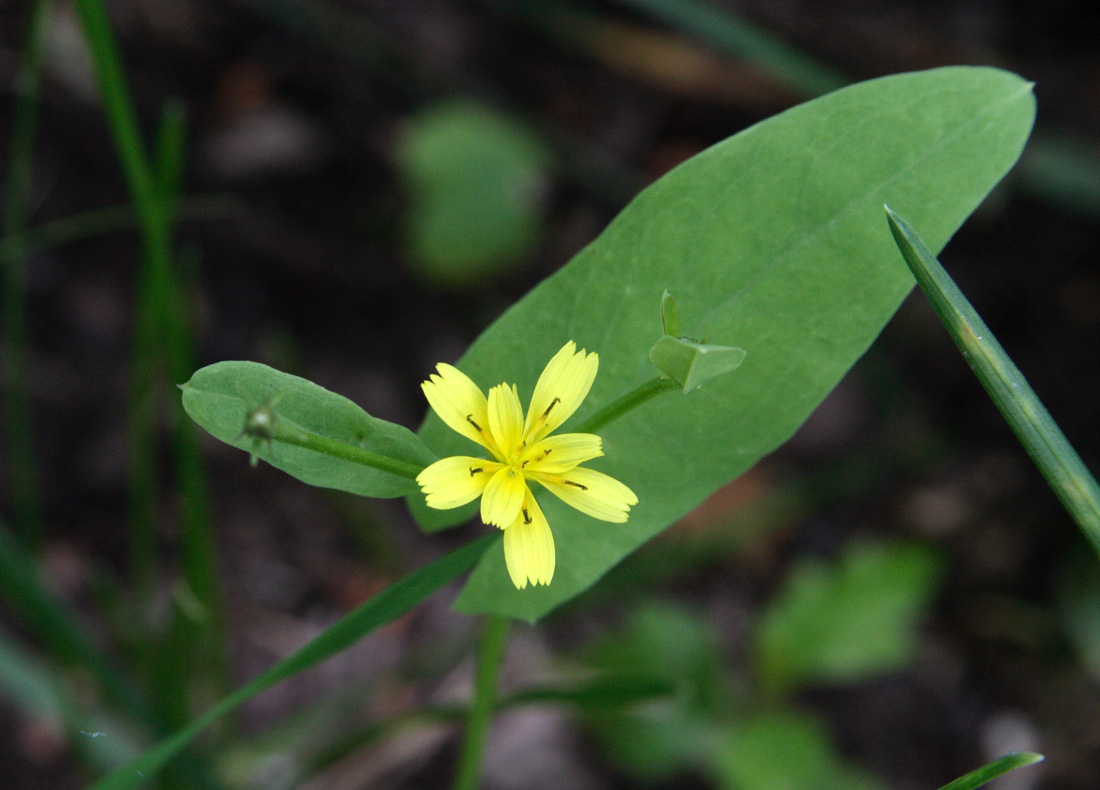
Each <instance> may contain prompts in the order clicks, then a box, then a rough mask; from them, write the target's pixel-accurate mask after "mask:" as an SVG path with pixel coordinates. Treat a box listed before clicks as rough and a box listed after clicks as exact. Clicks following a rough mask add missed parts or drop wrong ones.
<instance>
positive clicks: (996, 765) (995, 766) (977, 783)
mask: <svg viewBox="0 0 1100 790" xmlns="http://www.w3.org/2000/svg"><path fill="white" fill-rule="evenodd" d="M1043 759H1044V758H1043V755H1041V754H1035V753H1034V752H1014V753H1012V754H1006V755H1005V756H1004V757H1002V758H1000V759H999V760H994V761H993V762H991V763H989V764H988V765H983V766H982V767H981V768H979V769H977V770H976V771H971V772H970V773H968V774H967V775H966V776H960V777H959V778H958V779H956V780H955V781H954V782H950V783H948V784H945V785H944V786H943V787H941V788H940V790H975V788H978V787H981V786H982V785H984V784H985V783H987V782H989V781H991V780H993V779H996V778H997V777H998V776H1001V775H1002V774H1007V773H1008V772H1009V771H1015V770H1016V769H1017V768H1023V767H1024V766H1025V765H1034V764H1035V763H1037V762H1041V761H1042V760H1043Z"/></svg>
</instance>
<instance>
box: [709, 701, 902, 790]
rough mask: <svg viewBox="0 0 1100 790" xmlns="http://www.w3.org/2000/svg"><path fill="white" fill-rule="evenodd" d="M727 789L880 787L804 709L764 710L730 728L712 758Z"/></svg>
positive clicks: (858, 789) (863, 789)
mask: <svg viewBox="0 0 1100 790" xmlns="http://www.w3.org/2000/svg"><path fill="white" fill-rule="evenodd" d="M716 771H717V774H718V778H719V786H720V787H722V788H729V790H837V788H843V789H844V790H878V788H882V787H883V786H884V785H883V784H882V783H881V782H880V781H879V780H877V779H875V778H874V777H873V776H872V775H871V774H869V773H868V772H867V771H865V770H863V769H860V768H858V767H856V766H854V765H850V764H849V763H848V762H847V761H845V760H844V759H843V758H842V757H841V756H840V755H839V754H838V753H837V752H836V750H835V748H834V747H833V745H832V742H831V740H830V739H829V734H828V730H827V728H826V727H825V724H824V722H822V721H820V720H819V719H818V718H817V717H816V716H812V715H811V714H808V713H800V712H794V711H777V712H769V713H763V714H759V715H756V716H754V717H753V718H751V719H748V720H747V721H745V722H742V723H740V724H738V725H736V726H734V727H733V728H732V729H731V730H730V732H729V736H728V739H727V740H726V742H725V744H724V746H723V748H722V749H721V751H720V753H719V756H718V757H717V760H716Z"/></svg>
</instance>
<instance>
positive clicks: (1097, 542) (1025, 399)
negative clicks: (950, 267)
mask: <svg viewBox="0 0 1100 790" xmlns="http://www.w3.org/2000/svg"><path fill="white" fill-rule="evenodd" d="M886 215H887V219H888V220H889V223H890V231H891V232H892V233H893V234H894V240H895V241H896V242H897V244H898V248H899V249H900V250H901V254H902V256H903V257H904V258H905V262H906V263H907V264H908V265H909V268H910V269H911V270H912V272H913V275H914V276H915V277H916V278H917V282H918V283H919V284H920V287H921V290H923V291H924V293H925V295H926V296H927V297H928V300H929V301H930V302H931V303H932V307H933V309H935V311H936V314H937V315H939V317H940V320H941V321H943V324H944V326H945V327H947V331H948V332H949V333H950V334H951V337H952V338H953V339H954V341H955V343H956V344H957V345H958V347H959V349H960V350H961V351H962V353H963V356H964V357H965V358H966V361H967V362H969V363H970V367H971V368H972V369H973V370H974V373H975V374H976V375H977V377H978V379H979V380H980V381H981V382H982V386H984V387H985V389H986V392H988V393H989V396H990V397H991V398H993V402H994V403H996V404H997V408H998V409H1000V410H1001V414H1003V415H1004V417H1005V419H1006V420H1007V421H1008V424H1009V425H1010V426H1011V427H1012V430H1013V431H1015V433H1016V436H1017V437H1019V439H1020V441H1021V442H1022V443H1023V445H1024V448H1025V449H1026V450H1027V452H1028V454H1029V455H1030V456H1031V458H1032V460H1033V461H1034V462H1035V464H1036V466H1038V467H1039V470H1040V471H1041V472H1042V473H1043V476H1044V477H1046V479H1047V482H1049V483H1050V486H1051V488H1053V489H1054V493H1056V494H1057V495H1058V498H1059V499H1061V500H1062V504H1063V505H1064V506H1065V508H1066V510H1068V511H1069V514H1070V515H1071V516H1072V517H1073V519H1074V521H1076V522H1077V525H1078V526H1079V527H1080V528H1081V530H1082V531H1083V532H1084V533H1085V536H1086V537H1087V538H1088V539H1089V541H1090V542H1091V543H1092V545H1093V548H1095V549H1096V551H1097V553H1100V486H1097V484H1096V479H1095V478H1094V477H1093V476H1092V474H1091V473H1090V472H1089V470H1088V468H1087V467H1086V466H1085V464H1084V462H1082V461H1081V458H1080V456H1078V455H1077V452H1076V451H1075V450H1074V449H1073V447H1072V446H1071V445H1070V443H1069V441H1068V440H1067V439H1066V437H1065V435H1064V434H1063V433H1062V431H1061V429H1060V428H1059V427H1058V426H1057V424H1056V423H1055V422H1054V419H1053V418H1052V417H1051V416H1050V413H1049V412H1047V410H1046V408H1045V407H1044V406H1043V404H1042V403H1040V402H1039V398H1038V396H1037V395H1036V394H1035V392H1034V391H1033V390H1032V389H1031V387H1030V386H1029V385H1028V383H1027V381H1026V380H1025V379H1024V377H1023V374H1022V373H1020V370H1019V369H1018V368H1017V367H1016V365H1015V364H1013V362H1012V360H1011V359H1009V357H1008V354H1006V353H1005V350H1004V349H1003V348H1002V347H1001V344H1000V343H998V342H997V339H996V338H995V337H994V336H993V333H992V332H990V331H989V327H988V326H986V325H985V322H984V321H982V319H981V316H979V315H978V313H977V311H976V310H974V308H973V307H972V306H971V304H970V302H969V301H967V299H966V297H965V296H963V294H962V291H960V290H959V288H958V286H956V285H955V283H954V281H952V279H951V277H950V276H949V275H948V274H947V272H946V271H945V270H944V268H943V266H941V265H940V262H939V261H938V260H936V256H935V255H934V254H933V253H932V251H931V250H929V249H928V247H927V245H925V243H924V241H923V240H922V239H921V238H920V236H918V235H917V232H916V231H915V230H913V228H912V226H910V225H909V223H908V222H906V221H905V220H904V219H903V218H902V217H900V216H898V215H897V214H896V213H894V212H893V211H892V210H891V209H890V207H889V206H887V207H886Z"/></svg>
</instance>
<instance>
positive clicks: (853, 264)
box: [421, 67, 1034, 620]
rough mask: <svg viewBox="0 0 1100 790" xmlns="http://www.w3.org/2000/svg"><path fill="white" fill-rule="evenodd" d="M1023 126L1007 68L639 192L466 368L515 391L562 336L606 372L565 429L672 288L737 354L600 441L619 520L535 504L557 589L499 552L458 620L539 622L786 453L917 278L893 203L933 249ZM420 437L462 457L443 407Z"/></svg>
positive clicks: (645, 349) (871, 93)
mask: <svg viewBox="0 0 1100 790" xmlns="http://www.w3.org/2000/svg"><path fill="white" fill-rule="evenodd" d="M1033 116H1034V99H1033V97H1032V94H1031V85H1030V84H1029V83H1027V82H1025V81H1024V80H1022V79H1020V78H1019V77H1017V76H1015V75H1013V74H1008V73H1006V72H1003V71H998V70H995V69H988V68H963V67H957V68H945V69H937V70H934V71H928V72H920V73H915V74H903V75H899V76H894V77H887V78H884V79H880V80H873V81H871V82H866V83H862V84H859V85H854V86H852V87H850V88H845V89H844V90H841V91H838V92H836V93H833V94H830V95H828V96H825V97H823V98H821V99H817V100H815V101H812V102H809V103H807V104H803V105H800V106H798V107H795V108H793V109H791V110H789V111H787V112H784V113H782V114H781V115H778V116H776V117H775V118H772V119H770V120H768V121H765V122H763V123H760V124H757V125H756V126H753V127H752V128H750V129H747V130H745V131H744V132H742V133H740V134H738V135H736V136H735V137H732V138H730V139H729V140H726V141H724V142H722V143H719V144H718V145H716V146H714V147H712V148H710V149H709V150H707V151H705V152H703V153H702V154H700V155H698V156H696V157H694V158H693V159H691V160H689V161H688V162H685V163H684V164H682V165H680V166H679V167H677V168H676V169H675V170H673V171H672V172H670V173H669V174H668V175H666V176H665V177H663V178H662V179H661V180H660V181H658V182H656V183H655V184H653V185H652V186H651V187H649V188H648V189H646V190H645V191H644V192H643V193H642V194H641V195H639V196H638V197H637V198H636V199H635V200H634V201H633V202H632V203H631V204H630V205H629V206H628V207H627V208H626V209H625V210H624V211H623V212H622V213H621V214H620V215H619V216H618V217H617V218H616V219H615V221H614V222H612V223H611V225H610V226H609V227H608V228H607V230H606V231H605V232H604V233H603V234H602V235H601V236H600V237H599V238H598V239H597V240H596V241H595V242H593V243H592V244H591V245H589V246H588V247H587V248H586V249H585V250H583V251H582V252H581V253H580V254H579V255H578V256H577V257H576V258H575V259H574V260H573V261H572V262H571V263H570V264H569V265H567V266H565V267H564V268H563V269H562V270H561V271H559V272H558V273H557V274H555V275H553V276H552V277H550V278H548V279H547V280H545V281H544V282H543V283H541V284H540V285H539V286H538V287H537V288H535V289H534V290H533V291H531V293H529V294H528V295H527V296H526V297H524V298H523V299H522V300H520V301H519V302H518V303H516V304H515V305H514V306H513V307H512V308H511V309H510V310H508V312H506V313H505V314H504V315H503V316H502V317H501V318H500V319H499V320H498V321H497V322H496V323H495V324H493V326H491V327H490V328H489V329H488V330H486V332H485V333H484V334H483V335H482V336H481V337H480V338H478V340H477V341H476V342H475V343H474V344H473V346H471V348H470V349H469V351H468V352H467V353H466V354H465V356H464V357H463V358H462V359H461V360H460V361H459V362H458V363H457V364H458V365H459V367H460V368H461V369H462V370H463V371H465V372H466V373H467V374H468V375H469V376H470V377H471V378H473V380H474V381H476V382H477V383H478V384H479V385H481V386H482V387H489V386H492V385H494V384H498V383H500V382H502V381H508V382H514V383H517V384H518V385H519V389H520V393H521V396H522V397H524V398H526V397H529V396H530V393H531V391H532V389H533V386H534V382H535V380H536V379H537V377H538V374H539V373H540V371H541V369H542V367H543V366H544V365H545V364H546V361H547V360H549V359H550V357H551V355H553V353H554V352H555V351H557V350H558V348H560V347H561V345H562V343H563V342H564V341H566V340H569V339H573V340H575V341H576V342H577V344H578V345H579V346H582V347H585V348H587V349H588V350H590V351H597V352H599V354H600V371H599V375H598V376H597V378H596V382H595V385H594V386H593V387H592V391H591V394H590V395H589V398H588V400H587V402H586V403H585V404H584V405H583V406H582V407H581V409H580V410H578V412H577V413H576V416H575V417H574V418H573V420H572V421H571V423H567V424H566V426H565V428H564V430H569V427H570V424H574V425H575V424H577V423H578V422H579V421H581V420H584V419H585V418H586V417H588V416H589V415H591V414H593V413H594V412H595V410H597V409H598V408H600V407H601V406H603V405H605V404H607V403H608V402H609V401H610V400H612V399H614V398H616V397H619V396H620V395H622V394H623V393H625V392H627V391H629V390H630V389H632V388H634V387H636V386H638V385H639V384H640V383H642V382H644V381H645V380H647V379H649V378H651V377H652V376H653V375H654V374H655V370H654V368H653V366H652V364H651V363H650V361H649V357H648V353H649V349H650V347H651V346H652V345H653V343H654V342H655V341H656V340H657V338H658V337H659V336H660V335H661V330H660V325H659V321H658V320H657V307H658V304H659V301H660V298H661V294H662V293H663V292H664V291H665V289H668V290H670V291H671V292H672V293H674V294H675V295H676V299H677V302H678V303H679V312H680V323H681V330H682V331H683V333H684V334H685V335H687V336H690V337H705V338H707V339H708V341H709V342H712V343H720V344H727V345H732V346H739V347H741V348H744V349H745V350H746V351H747V352H748V356H747V357H746V359H745V362H744V364H743V365H742V366H741V367H740V368H739V369H738V370H736V371H734V372H732V373H728V374H725V375H723V376H719V377H718V378H716V379H714V380H713V381H711V382H708V383H707V384H705V385H704V386H703V387H701V388H700V389H698V390H697V391H694V392H691V393H689V394H687V395H684V394H681V393H668V394H664V395H661V396H659V397H657V398H655V399H653V400H651V401H649V402H648V403H646V404H645V405H644V406H642V407H641V408H639V409H636V410H635V411H633V412H631V413H630V414H628V415H627V416H625V417H623V418H622V419H619V420H617V421H616V422H614V423H612V424H611V425H609V426H608V427H607V428H606V429H604V430H603V431H602V434H603V438H604V450H605V452H606V457H604V458H601V459H599V460H598V461H595V462H593V463H592V464H591V465H592V466H593V467H594V468H597V469H601V470H602V471H605V472H608V473H609V474H612V475H614V476H615V477H617V478H619V479H621V480H622V481H623V482H625V483H626V484H627V485H629V486H630V487H631V488H633V489H634V491H635V492H637V494H638V497H639V499H640V502H639V504H638V505H637V507H635V508H634V510H633V511H632V512H631V514H630V520H629V521H628V522H627V523H625V524H607V523H603V522H599V521H595V520H593V519H591V518H589V517H587V516H584V515H581V514H579V513H577V512H576V511H573V510H571V509H570V508H568V507H567V506H565V505H563V504H562V503H560V502H558V501H557V500H556V499H554V498H552V497H548V498H546V501H545V504H544V509H545V512H546V516H547V518H548V519H549V521H550V525H551V527H552V529H553V531H554V538H555V542H556V544H557V552H558V562H557V570H556V575H555V577H554V580H553V583H552V584H550V585H549V586H548V587H538V588H534V589H531V588H528V589H526V590H522V591H519V590H516V589H515V588H513V587H512V585H511V583H510V582H509V580H508V575H507V573H506V572H505V569H504V558H503V554H502V551H501V550H500V549H496V550H494V551H491V552H489V554H487V555H486V557H485V558H484V559H483V560H482V562H481V564H480V565H479V567H478V569H477V570H476V571H475V573H474V574H473V576H472V577H471V579H470V581H469V582H468V583H467V586H466V588H465V590H464V591H463V593H462V595H461V597H460V598H459V601H458V606H459V608H461V609H464V610H467V611H475V612H480V611H489V612H496V613H500V614H505V615H510V616H514V617H520V618H525V619H530V620H533V619H536V618H538V617H540V616H541V615H543V614H545V613H546V612H548V611H550V610H551V609H553V608H554V607H555V606H557V605H558V604H560V603H562V602H563V601H565V600H568V599H569V598H571V597H573V596H574V595H576V594H577V593H579V592H580V591H582V590H584V589H585V588H587V587H588V586H590V585H591V584H592V583H594V582H595V581H596V580H597V579H599V578H600V577H601V576H602V575H603V574H604V573H605V572H606V571H607V570H608V569H609V568H610V567H611V566H613V565H615V564H616V563H617V562H619V560H621V559H622V558H623V557H624V556H625V555H627V554H628V553H630V552H631V551H633V550H634V549H635V548H637V547H638V546H639V545H641V544H642V543H644V542H645V541H646V540H648V539H649V538H651V537H653V536H654V535H655V534H657V533H658V532H660V531H661V530H663V529H664V528H665V527H667V526H668V525H669V524H670V523H672V522H673V521H674V520H675V519H677V518H679V517H680V516H682V515H684V514H685V513H686V512H688V511H689V510H690V509H691V508H692V507H694V506H695V505H696V504H698V503H699V502H701V501H702V500H703V499H704V498H705V497H706V496H707V495H708V494H710V493H711V492H713V491H714V490H715V489H717V488H718V487H719V486H721V485H723V484H724V483H726V482H727V481H729V480H731V479H732V478H734V477H736V476H737V475H739V474H740V473H742V472H743V471H745V470H746V469H748V468H749V467H750V466H752V465H753V464H754V463H756V461H757V460H759V459H760V458H761V456H763V455H764V454H766V453H768V452H771V451H772V450H774V449H775V448H776V447H778V446H779V445H780V444H782V443H783V442H784V441H785V440H786V439H787V438H788V437H789V436H790V435H791V434H792V433H793V432H794V431H795V429H796V428H798V426H799V425H800V424H801V423H802V422H803V421H804V420H805V419H806V417H807V416H809V414H810V413H811V412H812V411H813V409H814V408H815V407H816V406H817V404H818V403H820V402H821V400H822V399H823V398H824V397H825V395H826V394H828V392H829V391H830V390H831V389H832V388H833V387H834V386H835V385H836V383H837V382H838V381H839V380H840V378H841V377H842V376H843V375H844V373H845V372H846V371H847V370H848V369H849V368H850V367H851V365H852V364H853V363H854V362H855V361H856V360H857V359H858V358H859V356H860V355H861V354H862V353H863V352H864V351H865V350H866V349H867V347H868V346H869V345H870V344H871V342H872V341H873V340H874V339H875V337H876V336H877V335H878V333H879V332H880V331H881V330H882V327H883V326H884V325H885V323H886V322H887V321H888V320H889V319H890V317H891V316H892V315H893V313H894V311H895V310H896V309H897V307H898V305H899V304H900V303H901V300H902V299H903V298H904V297H905V296H906V294H908V293H909V291H910V289H911V288H912V286H913V278H912V276H911V275H910V273H909V272H908V270H907V269H906V267H905V266H904V264H903V263H902V262H901V261H899V260H898V255H897V251H896V249H895V247H894V243H893V240H892V239H891V237H890V233H889V231H888V230H887V229H886V227H885V226H884V223H883V222H882V206H883V204H884V203H886V202H889V204H890V205H891V206H893V207H894V208H895V209H897V210H898V211H899V212H902V213H904V214H905V216H907V217H909V218H910V219H911V221H913V222H914V223H915V224H916V225H917V226H919V227H920V228H921V229H922V232H923V233H924V234H925V238H926V239H927V240H928V242H929V244H930V245H932V246H934V247H935V248H937V249H939V248H942V246H943V245H944V244H945V243H946V241H947V239H948V238H949V237H950V236H951V234H952V233H953V232H954V231H955V230H956V229H957V228H958V226H959V225H960V224H961V223H962V222H963V220H964V219H965V218H966V217H967V215H968V214H969V213H970V212H971V211H972V210H973V209H974V208H975V207H976V206H977V205H978V203H979V202H980V201H981V200H982V198H983V197H984V196H985V194H986V193H987V192H988V191H989V190H990V189H991V188H992V187H993V186H994V185H995V184H996V183H997V181H998V180H1000V178H1001V177H1002V176H1003V175H1004V174H1005V172H1006V171H1007V170H1008V169H1009V168H1010V167H1011V166H1012V164H1013V162H1015V161H1016V159H1017V157H1018V156H1019V153H1020V150H1021V148H1022V147H1023V144H1024V142H1025V140H1026V139H1027V136H1028V133H1029V131H1030V129H1031V123H1032V120H1033ZM421 435H422V436H423V438H424V440H425V441H426V443H427V444H428V446H429V447H431V448H432V449H433V450H435V451H436V452H438V453H440V454H443V455H451V454H460V453H461V454H468V453H470V452H471V450H472V449H473V446H472V445H471V444H470V443H469V442H468V441H466V440H464V439H462V438H461V437H459V436H458V435H456V434H455V433H453V432H452V431H450V430H449V429H448V428H446V427H445V426H444V425H443V424H442V423H441V422H440V421H439V420H438V419H437V418H436V417H435V416H434V415H429V417H428V420H427V421H426V423H425V425H424V426H423V428H422V431H421ZM439 526H441V523H440V522H436V523H435V524H432V525H431V527H430V528H436V527H439Z"/></svg>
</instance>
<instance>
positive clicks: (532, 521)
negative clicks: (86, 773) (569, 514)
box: [504, 492, 554, 590]
mask: <svg viewBox="0 0 1100 790" xmlns="http://www.w3.org/2000/svg"><path fill="white" fill-rule="evenodd" d="M504 564H505V565H507V566H508V575H509V576H511V577H512V584H514V585H516V588H517V589H520V590H522V589H523V588H524V587H526V586H527V582H531V584H549V583H550V580H551V579H553V578H554V536H553V535H552V534H551V533H550V525H549V524H548V523H546V516H544V515H543V514H542V509H541V508H540V507H539V503H538V502H536V501H535V498H534V497H533V496H531V494H530V492H528V493H527V495H526V496H525V497H524V500H523V509H522V510H521V511H520V514H519V518H517V519H516V520H515V521H514V522H512V523H511V524H510V525H509V526H508V527H507V528H506V529H505V530H504Z"/></svg>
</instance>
